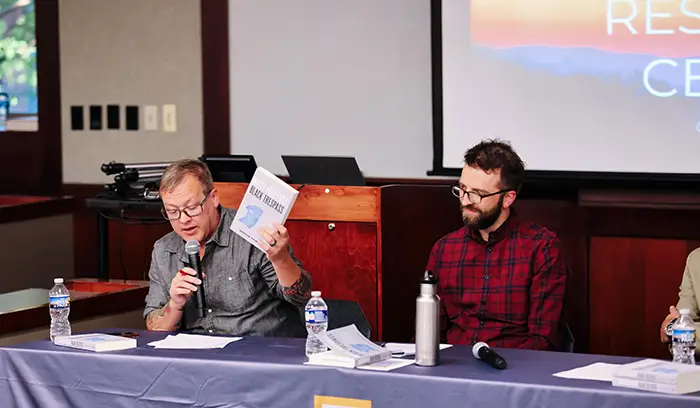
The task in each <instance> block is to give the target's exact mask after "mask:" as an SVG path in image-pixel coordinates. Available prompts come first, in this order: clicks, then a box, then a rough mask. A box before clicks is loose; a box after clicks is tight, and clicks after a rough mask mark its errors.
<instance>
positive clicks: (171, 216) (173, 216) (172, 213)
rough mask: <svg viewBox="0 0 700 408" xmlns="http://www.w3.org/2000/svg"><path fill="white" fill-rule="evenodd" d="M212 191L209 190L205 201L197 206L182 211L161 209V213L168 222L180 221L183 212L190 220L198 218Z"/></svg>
mask: <svg viewBox="0 0 700 408" xmlns="http://www.w3.org/2000/svg"><path fill="white" fill-rule="evenodd" d="M211 191H212V190H209V192H208V193H207V194H206V195H205V196H204V199H203V200H202V201H201V202H200V203H199V204H197V205H193V206H190V207H185V208H183V209H182V211H181V210H180V209H178V208H173V209H167V210H166V209H165V208H161V209H160V213H161V214H163V217H165V219H166V220H179V219H180V216H181V215H182V213H183V212H184V213H185V214H187V216H188V217H190V218H192V217H196V216H198V215H199V214H201V213H202V211H204V203H205V202H206V201H207V198H209V194H211Z"/></svg>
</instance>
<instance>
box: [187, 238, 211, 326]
mask: <svg viewBox="0 0 700 408" xmlns="http://www.w3.org/2000/svg"><path fill="white" fill-rule="evenodd" d="M185 252H186V253H187V258H188V259H189V263H190V268H192V269H194V270H195V272H197V278H199V280H200V281H202V285H200V287H199V288H197V291H196V292H194V304H195V305H196V306H197V312H198V313H199V317H200V318H201V317H204V316H206V310H207V300H206V299H205V298H204V277H202V263H201V261H200V259H199V242H198V241H197V240H194V239H191V240H189V241H187V244H185Z"/></svg>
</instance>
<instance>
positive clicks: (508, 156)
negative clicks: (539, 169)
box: [464, 139, 525, 191]
mask: <svg viewBox="0 0 700 408" xmlns="http://www.w3.org/2000/svg"><path fill="white" fill-rule="evenodd" d="M464 164H466V165H467V166H469V167H474V168H478V169H481V170H483V171H486V172H490V171H493V170H500V171H501V188H502V189H504V190H505V189H513V190H515V191H519V190H520V186H521V185H522V183H523V177H524V176H525V163H523V161H522V160H521V159H520V156H518V154H517V153H515V150H513V148H512V147H511V145H510V143H509V142H506V141H502V140H497V139H496V140H492V139H489V140H482V141H481V143H479V144H477V145H476V146H474V147H472V148H471V149H469V150H467V152H466V153H465V154H464Z"/></svg>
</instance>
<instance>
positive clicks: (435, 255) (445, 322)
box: [425, 240, 450, 343]
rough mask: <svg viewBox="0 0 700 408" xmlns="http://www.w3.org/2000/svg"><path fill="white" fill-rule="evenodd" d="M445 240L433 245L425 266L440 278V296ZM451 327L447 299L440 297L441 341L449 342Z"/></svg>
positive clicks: (438, 288) (438, 290)
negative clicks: (448, 336)
mask: <svg viewBox="0 0 700 408" xmlns="http://www.w3.org/2000/svg"><path fill="white" fill-rule="evenodd" d="M443 245H444V243H443V241H442V240H441V241H438V242H436V243H435V245H433V249H432V250H431V251H430V257H429V258H428V264H427V265H426V267H425V270H426V271H430V272H432V273H433V276H435V277H436V278H437V279H438V285H437V292H438V296H440V295H441V293H440V267H439V264H438V259H440V254H441V253H442V248H443ZM449 327H450V320H449V318H448V317H447V311H446V309H445V301H444V300H443V299H442V298H441V299H440V341H441V342H443V343H445V342H447V330H448V329H449Z"/></svg>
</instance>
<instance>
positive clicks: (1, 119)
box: [0, 92, 10, 130]
mask: <svg viewBox="0 0 700 408" xmlns="http://www.w3.org/2000/svg"><path fill="white" fill-rule="evenodd" d="M9 115H10V95H8V94H7V93H6V92H0V130H5V128H6V126H7V118H8V116H9Z"/></svg>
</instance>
